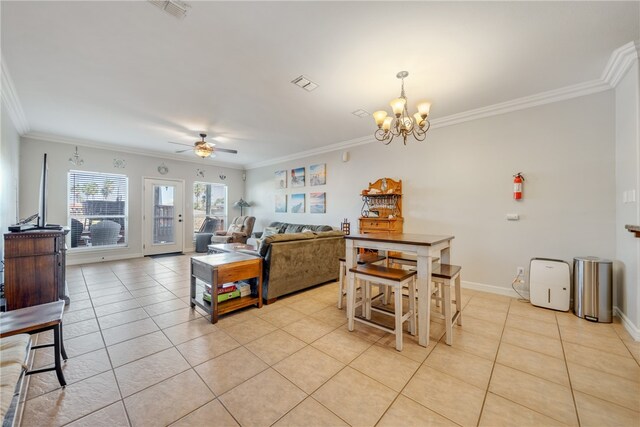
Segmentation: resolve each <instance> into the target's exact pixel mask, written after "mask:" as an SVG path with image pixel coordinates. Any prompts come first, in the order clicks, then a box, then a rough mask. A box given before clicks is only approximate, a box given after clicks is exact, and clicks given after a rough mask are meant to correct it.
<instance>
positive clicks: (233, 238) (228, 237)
mask: <svg viewBox="0 0 640 427" xmlns="http://www.w3.org/2000/svg"><path fill="white" fill-rule="evenodd" d="M255 222H256V217H254V216H238V217H236V218H234V219H233V221H231V225H230V226H229V229H228V230H227V231H216V233H215V235H213V236H212V237H211V243H247V238H248V237H249V236H251V232H252V231H253V225H254V224H255Z"/></svg>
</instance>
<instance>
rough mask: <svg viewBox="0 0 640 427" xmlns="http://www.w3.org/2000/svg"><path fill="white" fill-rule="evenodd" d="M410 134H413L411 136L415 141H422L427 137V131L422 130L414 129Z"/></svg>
mask: <svg viewBox="0 0 640 427" xmlns="http://www.w3.org/2000/svg"><path fill="white" fill-rule="evenodd" d="M412 134H413V137H414V138H415V139H416V140H417V141H424V139H425V138H426V137H427V133H426V132H423V131H421V130H417V129H414V130H413V132H412Z"/></svg>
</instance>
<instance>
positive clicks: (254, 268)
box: [190, 252, 262, 323]
mask: <svg viewBox="0 0 640 427" xmlns="http://www.w3.org/2000/svg"><path fill="white" fill-rule="evenodd" d="M253 278H257V279H258V283H257V284H256V288H257V289H255V291H253V289H252V293H251V295H247V296H244V297H237V298H232V299H230V300H227V301H223V302H220V303H219V302H218V285H219V284H223V283H229V282H238V281H244V280H248V279H253ZM196 279H200V280H202V281H203V282H205V283H207V284H210V285H211V303H208V302H206V301H204V299H203V298H202V292H201V291H199V290H198V292H196ZM190 294H191V297H190V300H191V308H194V307H195V306H196V305H197V306H198V307H200V308H202V309H203V310H204V311H206V312H207V313H208V314H209V315H211V323H217V322H218V316H220V315H221V314H224V313H229V312H231V311H234V310H238V309H240V308H243V307H248V306H250V305H254V304H255V305H257V306H258V308H260V307H262V258H260V257H256V256H252V255H248V254H244V253H241V252H226V253H219V254H213V255H204V256H196V257H192V258H191V292H190Z"/></svg>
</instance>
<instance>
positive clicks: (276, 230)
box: [262, 227, 280, 239]
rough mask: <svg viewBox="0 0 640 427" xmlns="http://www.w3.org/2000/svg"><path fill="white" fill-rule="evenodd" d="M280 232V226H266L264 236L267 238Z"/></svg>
mask: <svg viewBox="0 0 640 427" xmlns="http://www.w3.org/2000/svg"><path fill="white" fill-rule="evenodd" d="M279 232H280V228H278V227H265V228H264V231H263V232H262V238H263V239H264V238H267V237H269V236H273V235H274V234H278V233H279Z"/></svg>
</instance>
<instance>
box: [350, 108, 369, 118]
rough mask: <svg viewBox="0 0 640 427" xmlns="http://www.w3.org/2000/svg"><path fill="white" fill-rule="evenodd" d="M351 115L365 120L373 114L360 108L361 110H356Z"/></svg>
mask: <svg viewBox="0 0 640 427" xmlns="http://www.w3.org/2000/svg"><path fill="white" fill-rule="evenodd" d="M351 114H353V115H354V116H356V117H360V118H361V119H363V118H365V117H369V116H370V115H371V113H369V112H368V111H365V110H363V109H362V108H360V109H359V110H356V111H352V112H351Z"/></svg>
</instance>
